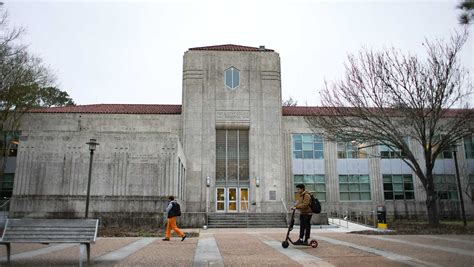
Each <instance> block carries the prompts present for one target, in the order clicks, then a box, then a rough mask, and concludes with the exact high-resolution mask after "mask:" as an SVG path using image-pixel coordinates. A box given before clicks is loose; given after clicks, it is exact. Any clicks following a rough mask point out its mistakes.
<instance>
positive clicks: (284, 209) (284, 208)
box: [280, 198, 288, 214]
mask: <svg viewBox="0 0 474 267" xmlns="http://www.w3.org/2000/svg"><path fill="white" fill-rule="evenodd" d="M280 200H281V207H282V211H281V213H285V214H286V213H287V212H288V209H287V208H286V205H285V201H283V198H280Z"/></svg>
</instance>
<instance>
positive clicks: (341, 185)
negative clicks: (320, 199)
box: [339, 184, 349, 192]
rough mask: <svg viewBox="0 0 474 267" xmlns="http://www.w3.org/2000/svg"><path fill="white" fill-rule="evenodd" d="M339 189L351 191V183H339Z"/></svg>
mask: <svg viewBox="0 0 474 267" xmlns="http://www.w3.org/2000/svg"><path fill="white" fill-rule="evenodd" d="M339 191H341V192H349V184H339Z"/></svg>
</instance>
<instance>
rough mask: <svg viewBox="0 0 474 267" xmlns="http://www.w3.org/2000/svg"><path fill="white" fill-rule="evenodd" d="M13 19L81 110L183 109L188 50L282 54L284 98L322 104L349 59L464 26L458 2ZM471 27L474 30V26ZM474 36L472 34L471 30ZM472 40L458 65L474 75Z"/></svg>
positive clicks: (155, 9)
mask: <svg viewBox="0 0 474 267" xmlns="http://www.w3.org/2000/svg"><path fill="white" fill-rule="evenodd" d="M3 2H5V5H4V6H5V7H6V8H7V10H8V12H9V18H10V22H11V24H13V25H16V26H23V27H25V28H26V30H27V31H26V34H25V35H24V36H23V38H22V41H23V42H24V43H27V44H29V49H30V51H31V52H32V53H33V54H35V55H37V56H39V57H41V58H42V59H43V60H44V62H45V63H46V64H47V65H49V66H50V68H51V69H52V70H53V71H54V72H55V74H56V76H57V82H58V85H59V87H60V88H61V89H62V90H66V91H67V92H68V93H69V94H70V95H71V96H72V97H73V99H74V100H75V101H76V103H78V104H99V103H129V104H181V88H182V64H183V62H182V61H183V53H184V52H185V51H187V50H188V49H189V48H191V47H198V46H210V45H220V44H237V45H245V46H254V47H258V46H259V45H265V46H266V47H267V48H270V49H274V50H275V51H276V52H278V53H279V54H280V57H281V71H282V73H281V75H282V91H283V98H284V99H287V98H288V97H289V96H291V97H293V98H294V99H296V100H297V101H298V105H306V104H307V105H319V91H320V89H321V88H322V86H323V83H324V80H325V79H326V80H328V81H333V80H335V79H338V78H341V77H342V75H343V73H344V72H343V70H344V66H343V64H344V62H345V61H346V58H347V54H348V53H356V52H358V51H359V50H360V49H361V48H362V47H364V46H365V47H368V48H375V49H382V48H390V47H396V48H399V49H401V50H403V51H407V52H411V53H417V54H420V55H424V50H423V46H422V42H423V41H424V38H425V37H426V38H428V39H434V38H449V36H450V33H451V32H453V31H454V30H460V29H461V27H460V26H459V25H458V22H457V16H458V14H459V12H458V11H457V10H456V8H455V6H456V4H457V1H454V0H453V1H448V0H444V1H419V2H413V1H355V0H354V1H311V2H310V1H280V2H277V1H256V0H255V1H223V0H220V1H203V0H199V1H141V2H136V1H133V2H132V1H54V2H48V1H8V0H3ZM470 31H471V33H472V32H473V31H474V25H473V26H471V28H470ZM472 34H474V33H472ZM472 39H473V38H472V37H470V39H469V41H468V43H467V44H466V45H465V47H464V49H463V64H464V66H465V67H466V68H468V69H469V70H470V72H471V73H474V64H473V62H474V53H473V51H474V46H473V41H472Z"/></svg>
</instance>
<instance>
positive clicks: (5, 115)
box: [0, 4, 74, 179]
mask: <svg viewBox="0 0 474 267" xmlns="http://www.w3.org/2000/svg"><path fill="white" fill-rule="evenodd" d="M7 18H8V16H7V13H6V12H5V11H4V10H3V6H2V5H1V4H0V133H1V134H2V135H4V136H14V135H16V133H17V132H18V129H19V127H20V125H21V121H22V118H23V116H24V115H25V114H26V113H28V112H29V111H30V110H31V109H32V108H36V107H42V106H43V107H44V106H64V105H74V102H73V101H72V99H71V98H70V97H69V95H68V94H67V93H66V92H63V91H60V90H59V89H57V88H56V87H55V86H54V81H55V77H54V75H53V74H52V73H51V72H50V71H49V70H48V68H47V67H46V66H45V65H44V63H43V62H42V61H41V59H39V58H37V57H35V56H33V55H31V54H30V53H28V51H27V48H26V46H24V45H21V44H20V43H19V38H20V36H21V34H22V33H23V29H22V28H14V27H10V26H9V25H8V20H7ZM7 139H10V138H7V137H5V140H3V142H2V147H0V148H1V153H0V179H1V178H2V176H3V171H4V169H5V165H6V159H7V157H8V156H9V151H10V148H11V145H12V142H11V141H12V140H7Z"/></svg>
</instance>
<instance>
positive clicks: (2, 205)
mask: <svg viewBox="0 0 474 267" xmlns="http://www.w3.org/2000/svg"><path fill="white" fill-rule="evenodd" d="M9 210H10V199H9V198H7V199H2V200H1V201H0V211H9Z"/></svg>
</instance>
